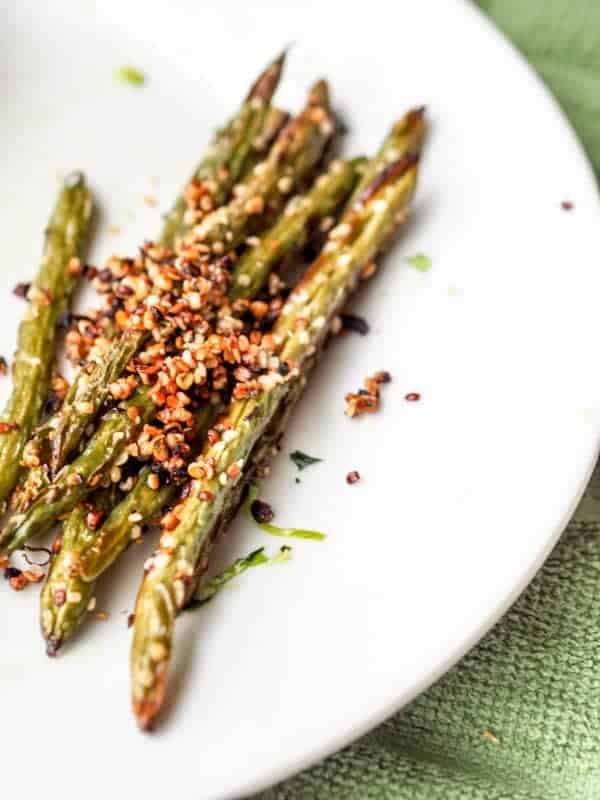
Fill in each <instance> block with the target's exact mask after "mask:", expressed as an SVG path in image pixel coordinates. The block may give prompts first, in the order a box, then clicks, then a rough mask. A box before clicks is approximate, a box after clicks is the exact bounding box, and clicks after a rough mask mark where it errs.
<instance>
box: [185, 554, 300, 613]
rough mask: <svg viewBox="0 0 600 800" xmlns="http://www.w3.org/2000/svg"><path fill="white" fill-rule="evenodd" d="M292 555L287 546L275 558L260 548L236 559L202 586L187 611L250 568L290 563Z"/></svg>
mask: <svg viewBox="0 0 600 800" xmlns="http://www.w3.org/2000/svg"><path fill="white" fill-rule="evenodd" d="M291 555H292V548H291V547H288V546H287V545H283V547H280V548H279V551H278V552H277V553H276V554H275V555H274V556H268V555H266V553H265V548H264V547H259V548H258V550H253V551H252V552H251V553H250V554H249V555H247V556H245V557H244V558H238V559H236V560H235V561H234V562H233V564H231V565H230V566H229V567H227V569H224V570H223V572H221V573H219V575H216V576H215V577H214V578H213V579H212V580H210V581H208V582H207V583H205V584H204V585H203V586H200V587H199V589H198V591H197V592H196V594H195V596H194V598H193V600H192V601H191V603H189V604H188V605H187V606H186V607H185V609H184V610H185V611H192V610H194V609H196V608H199V607H200V606H203V605H204V604H205V603H208V601H209V600H212V599H213V597H214V596H215V595H216V594H217V593H218V592H220V591H221V589H222V588H223V587H224V586H225V585H226V584H227V583H229V582H230V581H232V580H233V579H234V578H237V577H238V575H241V574H242V572H245V571H246V570H247V569H250V567H258V566H259V565H260V564H281V563H283V562H284V561H289V560H290V558H291Z"/></svg>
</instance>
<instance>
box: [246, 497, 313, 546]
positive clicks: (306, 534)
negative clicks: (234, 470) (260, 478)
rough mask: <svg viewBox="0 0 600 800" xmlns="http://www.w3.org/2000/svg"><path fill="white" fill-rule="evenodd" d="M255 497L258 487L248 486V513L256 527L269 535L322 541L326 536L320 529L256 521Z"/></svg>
mask: <svg viewBox="0 0 600 800" xmlns="http://www.w3.org/2000/svg"><path fill="white" fill-rule="evenodd" d="M257 497H258V489H257V488H256V486H250V489H249V490H248V513H249V514H250V516H251V517H252V519H253V520H254V522H256V524H257V525H258V527H259V528H260V529H261V530H263V531H265V533H270V534H271V536H294V537H295V538H296V539H315V540H317V541H322V540H323V539H326V538H327V537H326V536H325V534H324V533H321V532H320V531H309V530H306V529H305V528H280V527H279V525H272V524H271V523H270V522H257V520H256V519H255V517H254V514H253V513H252V506H253V504H254V501H255V500H256V499H257Z"/></svg>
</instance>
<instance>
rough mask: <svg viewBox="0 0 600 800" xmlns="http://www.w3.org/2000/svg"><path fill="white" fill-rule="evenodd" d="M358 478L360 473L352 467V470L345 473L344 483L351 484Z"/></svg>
mask: <svg viewBox="0 0 600 800" xmlns="http://www.w3.org/2000/svg"><path fill="white" fill-rule="evenodd" d="M359 480H360V473H359V472H358V470H356V469H353V470H352V472H349V473H348V474H347V475H346V483H349V484H350V486H352V484H353V483H356V482H357V481H359Z"/></svg>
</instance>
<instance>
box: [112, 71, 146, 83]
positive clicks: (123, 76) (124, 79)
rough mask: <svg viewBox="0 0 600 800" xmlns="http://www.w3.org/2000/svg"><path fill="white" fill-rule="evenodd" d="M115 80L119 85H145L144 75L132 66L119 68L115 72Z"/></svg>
mask: <svg viewBox="0 0 600 800" xmlns="http://www.w3.org/2000/svg"><path fill="white" fill-rule="evenodd" d="M115 78H116V79H117V80H118V81H121V83H129V84H130V85H131V86H143V85H144V84H145V83H146V76H145V75H144V73H143V72H142V71H141V70H139V69H137V68H136V67H132V66H124V67H119V68H118V69H116V70H115Z"/></svg>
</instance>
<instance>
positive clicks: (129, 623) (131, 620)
mask: <svg viewBox="0 0 600 800" xmlns="http://www.w3.org/2000/svg"><path fill="white" fill-rule="evenodd" d="M134 622H135V614H130V615H129V616H128V617H127V627H128V628H131V627H132V625H133V623H134Z"/></svg>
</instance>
